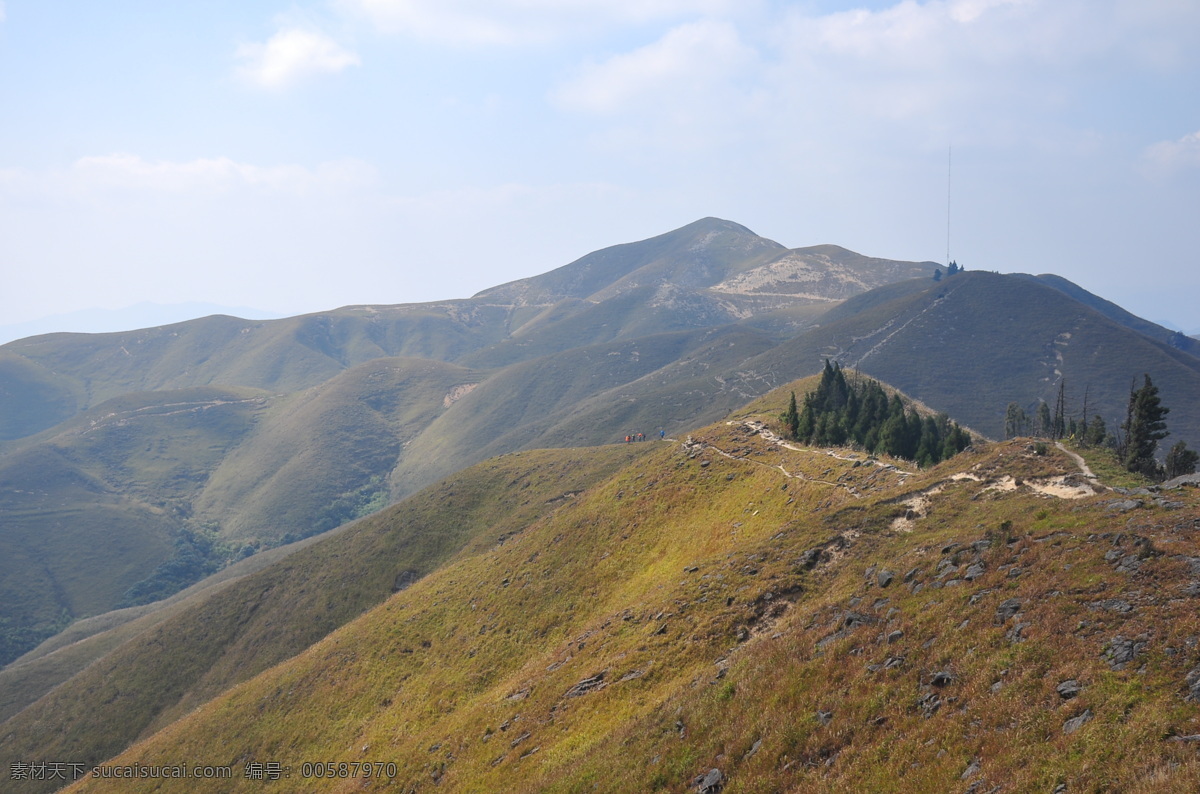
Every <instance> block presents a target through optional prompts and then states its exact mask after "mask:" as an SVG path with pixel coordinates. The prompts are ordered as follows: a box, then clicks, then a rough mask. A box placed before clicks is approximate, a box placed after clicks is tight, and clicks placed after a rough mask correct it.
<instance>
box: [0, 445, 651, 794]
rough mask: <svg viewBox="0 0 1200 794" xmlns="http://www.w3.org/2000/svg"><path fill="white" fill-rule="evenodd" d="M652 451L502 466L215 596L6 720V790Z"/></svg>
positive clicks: (167, 714) (291, 647) (619, 449)
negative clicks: (45, 762)
mask: <svg viewBox="0 0 1200 794" xmlns="http://www.w3.org/2000/svg"><path fill="white" fill-rule="evenodd" d="M644 450H645V447H640V448H639V447H625V446H614V447H609V448H606V449H601V450H589V451H588V453H587V454H586V455H583V454H581V453H579V452H571V451H566V450H563V451H543V452H537V453H522V454H520V455H512V456H508V457H506V458H502V459H497V460H493V461H490V462H488V463H485V464H481V465H479V466H477V467H475V468H474V469H471V470H468V471H465V472H462V473H460V474H459V475H457V476H455V477H453V478H450V479H448V480H446V481H444V482H443V483H441V484H440V485H438V486H435V487H431V488H429V489H427V490H425V491H424V492H422V493H420V494H417V495H415V496H414V497H412V498H411V499H409V500H407V501H406V502H404V503H402V504H401V505H397V506H396V507H395V508H392V509H391V510H389V511H386V512H384V513H381V514H378V515H376V516H372V517H371V518H368V519H365V520H363V521H361V522H359V523H357V524H355V525H353V526H352V527H350V528H348V529H346V530H344V531H342V532H340V533H338V534H336V535H334V536H332V537H330V538H328V539H326V540H324V541H322V542H320V543H315V544H313V545H311V546H309V547H307V548H305V549H303V550H301V551H299V552H297V553H295V554H292V555H291V556H289V557H287V558H286V559H285V560H283V561H282V562H280V563H279V564H277V565H274V566H271V567H270V568H267V569H265V570H263V571H261V572H258V573H255V574H252V575H249V576H246V577H244V578H242V579H239V580H237V581H235V582H233V583H232V584H230V585H228V586H226V587H225V588H223V589H220V590H219V591H218V592H216V593H211V594H205V595H204V596H203V597H201V598H200V599H199V600H198V602H197V603H193V604H190V605H188V606H187V608H186V609H183V610H179V611H176V612H175V613H174V614H172V615H171V616H170V617H169V618H168V619H166V620H164V621H162V622H160V623H159V624H158V625H155V626H152V627H150V628H148V629H146V630H145V631H143V632H142V633H141V634H139V635H137V636H135V637H134V638H132V639H130V640H127V641H126V642H124V643H123V644H122V645H120V646H119V647H118V648H116V649H115V650H114V651H113V652H112V653H110V654H108V655H107V656H105V657H103V658H101V659H100V660H99V661H97V662H95V663H94V664H92V665H91V666H90V667H88V668H87V669H86V670H84V671H82V672H81V673H80V674H78V675H76V676H75V677H74V678H72V679H71V680H69V681H67V682H66V683H64V684H63V685H61V686H59V687H58V688H57V689H55V690H54V691H53V692H52V693H50V694H49V695H47V696H46V697H44V698H42V699H41V700H39V701H38V702H36V703H34V704H33V705H31V706H29V707H28V708H26V709H25V710H23V711H22V712H20V713H18V714H17V715H16V716H14V717H12V718H11V719H9V720H8V721H6V722H4V723H2V724H0V761H2V762H3V763H2V766H3V767H4V769H3V771H0V784H3V785H8V784H7V783H3V781H7V780H8V779H9V778H8V777H7V776H8V775H9V774H10V771H11V770H10V764H11V763H12V762H16V761H21V760H22V759H24V758H29V757H32V756H33V755H37V756H39V757H43V756H44V757H51V756H53V757H55V758H58V757H62V758H77V759H78V758H82V759H87V760H86V762H87V763H89V764H91V763H96V762H99V761H101V760H103V759H104V758H107V757H109V756H110V755H113V754H115V753H117V752H120V751H121V750H122V749H123V748H124V747H126V746H127V745H128V744H129V743H130V742H132V741H133V740H134V739H136V738H137V737H138V736H139V735H140V734H142V733H143V732H146V731H153V730H155V729H157V728H159V727H162V726H163V725H166V724H167V723H169V722H171V721H172V720H173V719H176V718H178V717H180V716H183V715H185V714H187V713H188V712H189V711H191V710H192V709H193V708H195V707H196V706H198V705H200V704H202V703H203V702H205V701H206V700H207V699H208V698H210V697H212V696H213V695H215V694H218V693H220V692H221V691H223V690H225V689H227V688H228V687H230V686H232V685H233V684H236V683H238V682H240V681H244V680H246V679H248V678H250V677H252V676H253V675H255V674H256V673H258V672H260V671H262V670H264V669H266V668H268V667H270V666H271V665H274V664H276V663H278V662H280V661H282V660H284V659H287V658H288V657H290V656H292V655H293V654H295V653H298V652H300V651H302V650H303V649H304V648H306V647H307V646H308V645H310V644H311V643H313V642H315V641H317V640H319V639H320V638H321V637H323V636H325V635H326V634H328V633H329V632H330V631H332V630H334V629H336V628H337V627H338V626H340V625H342V624H344V623H345V622H347V621H348V620H351V619H352V618H354V617H356V616H357V615H359V614H361V613H362V612H363V611H365V610H367V609H369V608H370V607H372V606H374V605H376V604H378V603H380V602H382V601H383V600H385V599H386V598H387V597H388V596H390V595H391V594H392V593H394V592H396V591H397V590H399V589H403V588H405V587H408V586H409V585H410V584H412V583H413V582H415V581H418V580H419V579H420V578H421V577H422V576H424V575H425V574H426V573H428V572H429V571H432V570H434V569H435V568H436V567H437V566H439V565H440V564H442V563H443V562H445V561H446V560H448V559H451V558H453V557H454V556H455V555H457V554H464V553H465V554H478V553H480V552H481V550H483V549H488V548H492V547H495V546H497V545H503V544H504V543H505V542H506V539H507V538H509V537H511V536H512V535H514V533H518V532H520V531H521V530H522V529H523V528H524V527H525V526H527V525H528V524H529V523H530V522H532V521H535V520H537V519H539V518H541V517H543V516H545V515H547V514H549V513H553V512H555V511H557V510H559V509H562V508H563V507H564V506H566V505H568V504H570V502H571V500H572V498H573V496H572V495H573V494H575V493H577V492H578V491H580V490H582V489H583V488H585V487H587V485H588V484H589V483H590V482H593V481H595V480H596V479H602V478H604V477H606V476H608V474H609V473H611V472H612V471H613V470H614V469H616V468H618V467H619V466H621V465H623V464H625V463H626V462H628V461H629V460H630V459H632V458H633V457H636V456H637V455H638V454H639V452H643V451H644ZM51 788H52V787H47V786H42V787H37V786H35V787H33V788H30V789H28V790H30V791H37V790H48V789H51Z"/></svg>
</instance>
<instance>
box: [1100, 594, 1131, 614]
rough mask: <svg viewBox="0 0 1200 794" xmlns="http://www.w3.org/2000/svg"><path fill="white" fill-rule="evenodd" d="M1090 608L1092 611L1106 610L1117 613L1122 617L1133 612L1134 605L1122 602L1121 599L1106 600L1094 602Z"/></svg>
mask: <svg viewBox="0 0 1200 794" xmlns="http://www.w3.org/2000/svg"><path fill="white" fill-rule="evenodd" d="M1090 606H1091V608H1092V609H1106V610H1108V611H1109V612H1116V613H1118V614H1121V615H1125V614H1128V613H1130V612H1132V611H1133V604H1130V603H1129V602H1128V601H1122V600H1121V599H1119V598H1105V599H1103V600H1101V601H1093V602H1092V603H1091V604H1090Z"/></svg>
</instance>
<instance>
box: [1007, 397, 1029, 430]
mask: <svg viewBox="0 0 1200 794" xmlns="http://www.w3.org/2000/svg"><path fill="white" fill-rule="evenodd" d="M1028 424H1029V419H1028V417H1026V416H1025V409H1023V408H1022V407H1021V406H1019V405H1017V404H1016V403H1009V404H1008V409H1007V410H1006V411H1005V412H1004V437H1005V438H1016V437H1017V436H1023V435H1025V427H1026V425H1028Z"/></svg>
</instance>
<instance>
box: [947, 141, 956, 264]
mask: <svg viewBox="0 0 1200 794" xmlns="http://www.w3.org/2000/svg"><path fill="white" fill-rule="evenodd" d="M953 153H954V147H953V146H952V145H947V146H946V267H950V162H951V161H950V158H951V155H952V154H953Z"/></svg>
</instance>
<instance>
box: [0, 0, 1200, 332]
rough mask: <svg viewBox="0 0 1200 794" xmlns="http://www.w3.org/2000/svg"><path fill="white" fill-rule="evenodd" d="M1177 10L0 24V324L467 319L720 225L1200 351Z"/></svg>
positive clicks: (567, 12) (1185, 53)
mask: <svg viewBox="0 0 1200 794" xmlns="http://www.w3.org/2000/svg"><path fill="white" fill-rule="evenodd" d="M1198 87H1200V3H1196V2H1193V1H1192V0H927V1H926V2H914V1H913V0H906V1H905V2H900V3H892V2H878V1H877V2H862V3H842V2H822V1H820V0H813V2H791V3H788V2H772V0H314V1H313V2H306V1H305V0H299V1H298V2H272V1H271V0H254V1H253V2H249V1H246V0H243V2H221V1H220V0H214V1H213V2H204V3H199V2H187V3H161V2H151V1H150V0H142V1H141V2H133V1H132V0H111V2H108V3H102V4H101V3H81V2H77V0H76V1H72V2H66V1H65V0H36V1H35V0H4V2H3V3H0V269H2V272H3V276H4V284H5V287H4V289H3V290H0V325H7V324H12V323H18V322H24V321H28V320H32V319H35V318H38V317H42V316H46V315H54V314H60V313H64V312H71V311H75V310H79V309H84V308H105V309H114V308H119V307H123V306H129V305H133V304H138V303H141V302H146V301H150V302H155V303H189V302H200V303H212V304H220V305H225V306H251V307H257V308H260V309H263V310H267V311H272V312H276V313H280V314H293V313H301V312H309V311H317V310H322V309H330V308H335V307H337V306H341V305H346V304H355V303H403V302H413V301H428V300H437V299H444V298H454V297H466V296H469V295H471V294H473V293H474V292H477V291H479V290H481V289H484V288H486V287H489V286H492V285H495V284H498V283H502V282H504V281H508V280H511V279H515V278H521V277H524V276H530V275H535V274H537V273H541V272H545V271H547V270H550V269H552V268H554V267H558V266H560V265H563V264H565V263H567V262H569V261H571V260H573V259H575V258H577V257H579V256H582V255H583V254H586V253H588V252H589V251H592V250H595V249H597V248H601V247H604V246H606V245H612V244H616V243H621V242H628V241H631V240H637V239H643V238H645V237H649V236H653V235H655V234H659V233H662V232H665V231H668V230H670V229H673V228H676V227H678V226H681V225H683V224H685V223H689V222H691V221H693V220H695V219H697V218H700V217H704V216H708V215H713V216H718V217H723V218H728V219H730V220H734V221H737V222H739V223H742V224H744V225H746V226H748V227H750V228H751V229H753V230H754V231H756V232H758V233H759V234H762V235H764V236H767V237H770V238H772V239H774V240H777V241H778V242H780V243H783V244H784V245H787V246H790V247H798V246H805V245H816V244H820V243H836V244H839V245H843V246H846V247H847V248H851V249H854V250H856V251H859V252H861V253H865V254H869V255H873V256H881V257H890V258H898V259H916V260H926V259H931V260H936V261H942V260H944V258H945V256H946V214H947V213H946V188H947V185H946V169H947V162H946V161H947V148H948V146H950V145H952V146H953V185H952V208H951V213H950V221H951V223H950V227H951V228H950V231H951V234H950V255H951V256H952V257H953V258H955V259H957V260H958V261H959V262H961V263H963V264H964V265H965V266H966V267H968V268H971V269H986V270H998V271H1001V272H1014V271H1021V272H1032V273H1046V272H1052V273H1057V274H1059V275H1062V276H1064V277H1066V278H1069V279H1071V280H1072V281H1075V282H1076V283H1078V284H1080V285H1082V286H1083V287H1085V288H1087V289H1090V290H1092V291H1093V292H1096V293H1098V294H1100V295H1101V296H1103V297H1106V298H1109V299H1111V300H1114V301H1116V302H1118V303H1121V304H1122V305H1124V306H1126V307H1127V308H1129V309H1131V310H1133V311H1135V312H1136V313H1138V314H1141V315H1143V316H1146V317H1148V318H1150V319H1153V320H1159V321H1169V322H1171V323H1174V324H1176V325H1178V326H1181V327H1183V328H1185V329H1187V330H1193V329H1200V300H1197V298H1198V297H1200V256H1198V255H1197V251H1200V92H1198Z"/></svg>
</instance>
